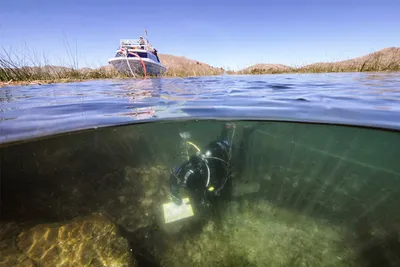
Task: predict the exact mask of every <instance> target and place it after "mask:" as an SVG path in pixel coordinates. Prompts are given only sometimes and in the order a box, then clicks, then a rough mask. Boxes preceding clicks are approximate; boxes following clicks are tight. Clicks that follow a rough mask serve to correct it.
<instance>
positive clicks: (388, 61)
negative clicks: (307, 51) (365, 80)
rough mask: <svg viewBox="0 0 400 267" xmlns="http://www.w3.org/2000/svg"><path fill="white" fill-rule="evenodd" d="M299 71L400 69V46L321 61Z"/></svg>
mask: <svg viewBox="0 0 400 267" xmlns="http://www.w3.org/2000/svg"><path fill="white" fill-rule="evenodd" d="M297 70H298V71H299V72H345V71H348V72H352V71H400V47H389V48H385V49H382V50H380V51H377V52H374V53H371V54H368V55H365V56H362V57H357V58H353V59H348V60H343V61H338V62H320V63H314V64H310V65H306V66H304V67H301V68H298V69H297Z"/></svg>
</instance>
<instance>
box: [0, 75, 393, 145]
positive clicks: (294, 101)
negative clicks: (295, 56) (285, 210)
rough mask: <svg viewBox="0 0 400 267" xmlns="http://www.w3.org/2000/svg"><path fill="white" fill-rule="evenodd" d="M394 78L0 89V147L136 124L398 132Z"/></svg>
mask: <svg viewBox="0 0 400 267" xmlns="http://www.w3.org/2000/svg"><path fill="white" fill-rule="evenodd" d="M399 100H400V73H333V74H290V75H289V74H285V75H254V76H253V75H252V76H228V75H225V76H218V77H194V78H185V79H181V78H164V79H147V80H131V79H127V80H107V81H87V82H81V83H67V84H48V85H34V86H13V87H5V88H1V89H0V101H1V107H0V109H1V113H0V115H1V121H0V131H1V139H0V142H2V143H4V142H10V141H15V140H20V139H27V138H32V137H38V136H44V135H50V134H54V133H62V132H70V131H74V130H79V129H87V128H92V127H102V126H108V125H116V124H127V123H132V122H139V121H152V120H160V119H163V120H165V119H174V118H181V119H184V118H186V119H188V118H236V119H263V120H291V121H310V122H312V121H313V122H328V123H343V124H354V125H369V126H378V127H388V128H396V129H398V128H400V115H399V114H400V113H399V111H400V105H399V104H398V101H399Z"/></svg>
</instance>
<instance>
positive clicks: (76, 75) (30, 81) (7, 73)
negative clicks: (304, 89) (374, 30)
mask: <svg viewBox="0 0 400 267" xmlns="http://www.w3.org/2000/svg"><path fill="white" fill-rule="evenodd" d="M159 57H160V59H161V62H162V63H163V65H164V66H166V67H167V72H166V73H164V74H162V75H159V76H152V75H148V76H147V77H148V78H152V77H157V78H178V77H179V78H185V77H203V76H217V75H223V74H228V75H267V74H317V73H345V72H347V73H348V72H352V73H360V72H400V47H389V48H385V49H382V50H380V51H377V52H374V53H371V54H368V55H365V56H362V57H358V58H353V59H348V60H344V61H338V62H319V63H313V64H309V65H305V66H298V67H297V66H287V65H282V64H255V65H252V66H250V67H247V68H244V69H241V70H238V71H231V70H225V69H223V68H217V67H213V66H211V65H208V64H206V63H203V62H199V61H196V60H193V59H188V58H186V57H183V56H174V55H168V54H159ZM35 64H36V65H35V66H32V67H27V66H23V65H20V64H18V63H16V62H13V60H12V59H10V57H6V56H4V55H0V87H4V86H15V85H41V84H51V83H69V82H81V81H88V80H105V79H126V78H130V79H132V78H133V79H141V78H142V77H143V76H142V75H139V74H138V75H135V76H134V77H132V76H131V75H127V74H121V73H119V72H118V71H117V70H116V69H115V68H114V67H113V66H111V65H106V66H102V67H98V68H88V67H85V68H78V67H77V64H71V65H72V66H75V67H66V66H56V65H48V64H46V65H45V64H42V63H41V62H36V63H35Z"/></svg>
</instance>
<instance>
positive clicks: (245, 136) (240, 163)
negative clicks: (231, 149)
mask: <svg viewBox="0 0 400 267" xmlns="http://www.w3.org/2000/svg"><path fill="white" fill-rule="evenodd" d="M262 125H265V122H251V125H250V126H245V127H244V128H243V133H242V139H241V140H240V145H239V151H238V153H237V164H235V166H236V170H237V172H238V174H239V175H240V174H241V173H242V172H243V170H244V167H245V163H246V154H248V152H249V143H250V137H251V134H252V133H254V131H256V130H257V129H259V128H260V127H261V126H262Z"/></svg>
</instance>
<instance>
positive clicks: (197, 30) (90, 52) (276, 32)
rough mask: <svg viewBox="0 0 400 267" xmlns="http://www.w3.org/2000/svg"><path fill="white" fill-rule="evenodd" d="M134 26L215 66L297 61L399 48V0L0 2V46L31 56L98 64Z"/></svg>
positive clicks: (160, 46) (156, 42)
mask: <svg viewBox="0 0 400 267" xmlns="http://www.w3.org/2000/svg"><path fill="white" fill-rule="evenodd" d="M144 29H146V30H147V32H148V38H149V41H150V42H151V43H152V45H153V46H154V47H156V48H157V50H158V51H159V53H161V54H171V55H176V56H184V57H187V58H190V59H194V60H198V61H200V62H204V63H207V64H210V65H213V66H215V67H223V68H225V69H228V70H237V69H241V68H244V67H248V66H250V65H253V64H257V63H273V64H285V65H290V66H301V65H305V64H310V63H315V62H321V61H338V60H345V59H349V58H353V57H358V56H362V55H365V54H368V53H371V52H374V51H378V50H380V49H383V48H386V47H393V46H397V47H399V46H400V1H399V0H379V1H378V0H376V1H371V0H346V1H344V0H336V1H331V0H325V1H324V0H318V1H317V0H307V1H301V0H274V1H269V0H264V1H261V0H259V1H256V0H241V1H237V0H234V1H218V0H213V1H211V0H202V1H197V0H196V1H190V0H186V1H183V0H181V1H179V0H153V1H148V0H147V1H145V0H142V1H138V0H130V1H126V0H118V1H105V0H96V1H94V0H52V1H48V0H0V46H2V47H3V48H4V49H5V51H10V49H12V50H11V51H13V52H15V53H16V54H17V55H21V58H25V59H26V58H29V59H32V60H31V61H37V60H43V58H46V59H47V60H48V61H50V62H51V63H62V64H64V65H66V64H67V65H68V64H72V63H73V62H75V61H74V58H76V59H77V61H78V62H79V67H87V66H88V67H98V66H103V65H107V64H108V63H107V61H108V59H110V58H112V57H113V56H114V55H115V52H116V50H117V48H118V45H119V40H120V39H136V38H138V37H139V36H140V35H144ZM68 47H69V48H68ZM1 53H3V54H4V53H5V52H4V50H2V51H1V52H0V54H1ZM24 55H25V56H24Z"/></svg>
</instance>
